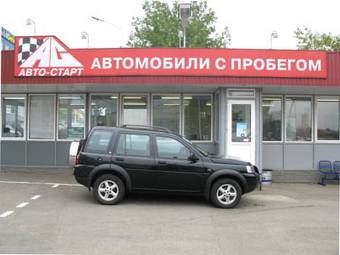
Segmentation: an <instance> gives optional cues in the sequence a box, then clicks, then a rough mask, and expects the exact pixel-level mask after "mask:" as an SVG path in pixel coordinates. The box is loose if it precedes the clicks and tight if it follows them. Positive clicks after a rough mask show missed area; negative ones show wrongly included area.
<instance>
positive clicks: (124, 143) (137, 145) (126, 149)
mask: <svg viewBox="0 0 340 255" xmlns="http://www.w3.org/2000/svg"><path fill="white" fill-rule="evenodd" d="M116 154H120V155H127V156H140V157H150V136H148V135H137V134H136V135H135V134H121V135H120V136H119V141H118V145H117V148H116Z"/></svg>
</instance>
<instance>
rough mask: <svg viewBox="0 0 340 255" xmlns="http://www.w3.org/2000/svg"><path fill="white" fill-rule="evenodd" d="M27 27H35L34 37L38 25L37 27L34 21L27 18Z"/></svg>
mask: <svg viewBox="0 0 340 255" xmlns="http://www.w3.org/2000/svg"><path fill="white" fill-rule="evenodd" d="M26 25H27V26H32V25H33V31H34V35H35V34H36V33H37V29H36V25H35V22H34V20H33V19H31V18H27V19H26Z"/></svg>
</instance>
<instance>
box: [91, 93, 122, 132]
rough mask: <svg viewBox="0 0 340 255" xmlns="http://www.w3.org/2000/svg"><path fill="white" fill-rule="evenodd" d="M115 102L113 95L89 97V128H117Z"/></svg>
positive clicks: (116, 98)
mask: <svg viewBox="0 0 340 255" xmlns="http://www.w3.org/2000/svg"><path fill="white" fill-rule="evenodd" d="M117 102H118V97H117V96H115V95H91V103H90V108H91V109H90V113H91V116H90V119H91V126H90V127H91V128H92V127H95V126H111V127H112V126H117Z"/></svg>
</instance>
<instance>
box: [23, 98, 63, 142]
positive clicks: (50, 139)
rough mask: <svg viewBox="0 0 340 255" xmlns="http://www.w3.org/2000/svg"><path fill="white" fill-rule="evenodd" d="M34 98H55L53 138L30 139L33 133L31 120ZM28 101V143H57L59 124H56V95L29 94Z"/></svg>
mask: <svg viewBox="0 0 340 255" xmlns="http://www.w3.org/2000/svg"><path fill="white" fill-rule="evenodd" d="M32 96H53V107H54V111H53V138H30V132H31V128H30V118H31V97H32ZM28 98H29V99H28V101H27V140H28V141H39V142H43V141H46V142H51V141H55V138H56V126H57V122H56V109H57V108H56V98H57V96H56V94H48V93H46V94H40V93H39V94H29V95H28Z"/></svg>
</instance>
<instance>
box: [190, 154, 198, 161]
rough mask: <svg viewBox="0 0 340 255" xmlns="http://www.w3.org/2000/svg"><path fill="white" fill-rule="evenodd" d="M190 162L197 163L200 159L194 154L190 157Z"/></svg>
mask: <svg viewBox="0 0 340 255" xmlns="http://www.w3.org/2000/svg"><path fill="white" fill-rule="evenodd" d="M188 160H189V161H191V162H193V163H195V162H197V161H198V160H199V158H198V157H197V156H196V155H195V154H194V153H192V154H191V155H190V156H189V157H188Z"/></svg>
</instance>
